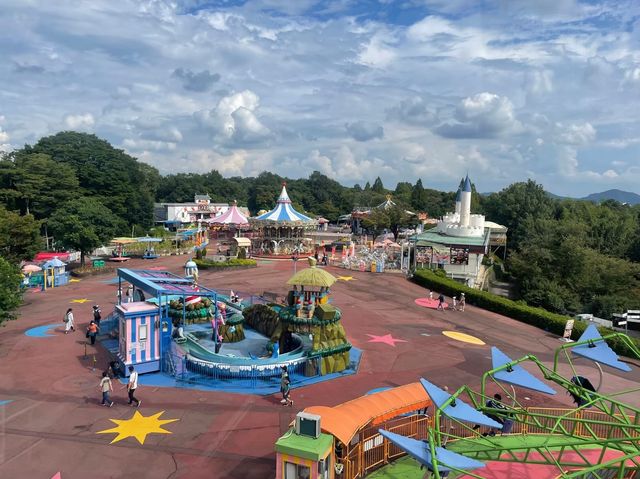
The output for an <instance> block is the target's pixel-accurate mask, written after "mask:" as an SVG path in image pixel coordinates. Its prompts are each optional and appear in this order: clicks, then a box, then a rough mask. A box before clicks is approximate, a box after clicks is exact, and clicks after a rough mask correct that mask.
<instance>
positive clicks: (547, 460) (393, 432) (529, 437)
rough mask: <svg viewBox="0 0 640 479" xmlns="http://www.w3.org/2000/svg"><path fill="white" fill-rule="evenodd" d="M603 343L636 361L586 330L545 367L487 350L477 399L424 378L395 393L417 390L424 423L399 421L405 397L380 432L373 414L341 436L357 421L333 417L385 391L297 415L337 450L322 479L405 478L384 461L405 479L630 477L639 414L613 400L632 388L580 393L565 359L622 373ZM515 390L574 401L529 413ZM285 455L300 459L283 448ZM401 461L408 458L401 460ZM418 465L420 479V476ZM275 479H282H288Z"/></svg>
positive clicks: (639, 455) (618, 337) (634, 472)
mask: <svg viewBox="0 0 640 479" xmlns="http://www.w3.org/2000/svg"><path fill="white" fill-rule="evenodd" d="M606 340H615V341H617V342H618V344H624V345H625V346H626V347H627V348H628V350H629V351H630V352H631V353H632V355H634V356H635V357H637V358H640V351H639V350H638V349H637V348H636V346H635V344H634V343H633V342H632V341H631V340H630V339H629V338H628V337H627V336H626V335H625V334H623V333H614V334H609V335H606V336H605V337H602V336H601V335H600V333H599V332H598V330H597V329H596V328H595V326H593V325H592V326H589V327H588V328H587V329H586V330H585V332H584V333H583V335H582V336H581V337H580V339H579V340H578V341H577V342H575V343H568V344H565V345H563V346H561V347H560V348H558V349H557V351H556V353H555V357H554V364H553V367H552V368H551V367H547V366H546V365H545V364H543V363H542V362H541V361H540V360H539V359H537V358H536V357H535V356H533V355H526V356H524V357H522V358H520V359H517V360H512V359H511V358H509V357H508V356H507V355H505V354H504V353H503V352H501V351H500V350H499V349H498V348H495V347H494V348H492V351H491V352H492V355H491V356H492V369H490V370H489V371H487V372H485V373H484V374H483V376H482V380H481V386H480V391H479V392H477V391H474V390H472V389H471V388H470V387H468V386H462V387H461V388H460V389H458V390H457V391H455V392H453V393H452V394H450V393H449V392H448V391H445V390H443V389H440V388H439V387H437V386H436V385H435V384H432V383H431V382H429V381H427V380H425V379H421V381H420V383H414V384H412V385H407V386H402V387H413V388H415V387H418V388H420V389H422V390H423V391H424V392H425V393H426V397H425V399H424V401H425V402H424V405H428V406H429V407H428V409H425V411H428V413H429V414H428V415H426V414H424V413H420V408H421V406H418V407H415V406H414V407H412V409H410V411H413V413H411V412H410V413H409V415H405V416H400V414H401V413H403V412H407V411H408V410H409V409H403V408H402V407H401V406H404V405H405V404H400V403H401V402H402V401H406V399H405V398H404V397H405V396H406V393H404V394H402V395H400V396H397V399H396V402H397V404H399V405H400V406H399V407H398V408H396V410H395V411H394V416H395V419H394V420H392V421H389V422H386V423H384V424H381V423H382V422H383V420H384V419H385V418H384V417H383V418H382V419H380V418H377V417H375V415H373V416H371V418H372V421H370V422H369V423H368V426H367V427H360V428H359V429H358V428H351V429H349V430H348V431H346V430H345V424H346V423H347V422H348V421H349V418H350V416H352V415H353V414H356V413H355V412H353V411H352V410H351V409H349V408H347V410H345V412H346V413H348V414H347V415H344V414H342V413H339V414H336V413H337V412H338V411H337V410H338V409H340V408H343V407H347V405H349V404H350V403H355V402H357V401H360V400H363V399H365V398H374V399H375V398H376V397H377V396H379V395H385V394H389V393H392V392H393V390H387V391H383V392H379V393H374V394H371V395H370V396H365V397H363V398H360V399H359V400H354V401H350V402H349V403H345V404H344V405H340V406H337V407H334V408H326V407H324V406H322V407H312V408H307V409H306V410H305V412H311V413H315V414H318V415H319V416H321V421H322V431H323V432H324V433H328V434H331V435H333V436H334V440H335V444H336V450H337V448H338V446H337V445H338V444H340V450H341V454H336V457H335V468H334V469H332V470H331V471H329V473H328V475H327V476H326V477H327V478H328V479H332V478H334V477H339V478H341V479H354V478H356V477H363V476H365V475H368V474H369V473H370V472H373V471H375V472H373V474H371V477H372V478H376V479H377V478H391V477H405V476H401V475H394V474H397V472H393V470H392V469H390V470H389V472H388V473H387V468H388V467H392V466H391V465H389V463H392V464H393V465H395V464H396V463H398V464H401V465H402V467H404V469H403V470H404V471H405V474H407V475H406V477H412V478H413V477H416V478H417V477H422V474H423V473H424V472H426V473H427V475H425V476H424V477H430V478H436V479H439V478H442V477H447V478H449V479H452V478H454V477H455V478H476V479H483V478H486V477H492V478H495V477H505V478H508V477H516V476H517V477H536V478H538V477H539V478H585V479H586V478H589V479H612V478H618V479H637V477H640V476H639V474H640V472H639V471H640V408H637V407H634V406H631V405H629V404H626V403H625V402H623V400H622V399H621V396H622V395H624V394H628V393H633V392H637V391H638V390H640V388H634V389H630V390H625V391H620V392H617V393H614V394H610V395H605V394H603V393H601V392H600V391H599V390H598V388H595V387H593V386H591V387H587V386H586V383H585V381H584V380H583V379H581V378H584V376H580V375H579V374H578V371H577V369H576V365H575V364H574V362H573V359H572V355H574V356H578V357H581V358H586V359H588V360H590V361H594V362H596V364H597V365H598V368H599V367H600V366H599V365H600V364H601V365H605V366H608V367H612V368H615V369H617V370H619V371H629V370H630V368H629V366H628V365H627V364H626V363H624V362H622V361H620V359H619V358H618V356H617V355H616V354H615V352H614V351H613V350H612V349H611V348H610V347H609V346H608V345H607V343H606ZM561 358H565V359H566V361H567V363H568V368H569V370H570V371H571V373H570V377H565V376H564V375H563V374H561V373H560V366H561V363H560V359H561ZM524 363H528V364H530V365H532V366H533V367H535V368H536V369H537V370H539V371H540V372H541V374H542V376H543V378H544V380H542V379H539V378H537V377H536V376H534V375H533V374H532V373H530V372H529V371H527V370H526V369H524V368H523V367H522V364H524ZM564 368H566V366H564ZM585 379H586V378H585ZM601 382H602V381H600V383H601ZM551 385H554V387H551ZM489 388H491V389H492V390H493V389H496V388H497V390H499V391H500V393H499V394H495V395H493V396H489V394H488V391H489ZM516 388H522V389H525V390H531V391H536V392H538V393H543V394H549V395H553V394H556V389H557V390H564V391H566V392H567V393H569V394H571V395H572V396H573V397H574V398H576V402H577V406H576V407H574V408H556V409H551V408H537V407H527V406H525V405H524V404H522V403H521V402H520V401H519V400H518V397H517V396H516ZM554 388H555V389H554ZM395 389H400V388H395ZM503 397H504V399H503ZM358 404H359V407H358V410H360V409H362V408H364V407H366V405H365V404H364V403H363V404H360V403H358ZM409 407H411V406H409ZM422 407H424V406H422ZM392 409H393V408H391V407H387V410H392ZM334 410H335V411H334ZM336 419H337V420H336ZM361 422H362V421H361ZM376 426H377V427H376ZM358 439H359V440H358ZM338 441H339V442H338ZM307 447H308V445H307ZM276 450H278V448H277V446H276ZM288 454H289V456H293V457H297V456H298V454H297V452H296V451H291V450H290V449H289V450H288ZM405 454H406V455H408V456H409V457H410V458H411V459H409V458H402V459H401V457H402V456H404V455H405ZM303 457H304V456H303ZM414 460H415V461H414ZM416 461H417V462H416ZM387 465H388V466H387ZM501 465H502V466H501ZM421 466H422V467H425V468H426V471H423V472H420V468H421ZM279 467H281V466H279ZM498 470H501V471H502V472H497V471H498ZM505 470H506V471H507V472H504V471H505ZM485 471H486V472H485ZM282 477H283V479H288V476H287V475H283V476H282Z"/></svg>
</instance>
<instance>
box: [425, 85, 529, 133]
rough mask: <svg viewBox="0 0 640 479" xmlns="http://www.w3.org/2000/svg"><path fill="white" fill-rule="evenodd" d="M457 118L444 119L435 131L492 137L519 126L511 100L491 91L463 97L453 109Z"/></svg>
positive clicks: (509, 131) (513, 131) (518, 128)
mask: <svg viewBox="0 0 640 479" xmlns="http://www.w3.org/2000/svg"><path fill="white" fill-rule="evenodd" d="M454 119H455V120H457V122H450V121H449V122H447V123H444V124H442V125H440V126H439V127H437V128H436V129H435V131H436V132H437V133H438V134H440V135H442V136H444V137H447V138H496V137H499V136H502V135H505V134H507V133H517V132H519V131H520V129H521V125H520V122H519V121H518V120H516V118H515V114H514V111H513V104H512V103H511V101H510V100H509V99H508V98H506V97H501V96H499V95H496V94H495V93H488V92H484V93H478V94H476V95H474V96H472V97H467V98H465V99H463V100H462V101H461V102H460V103H459V104H458V106H457V108H456V110H455V115H454Z"/></svg>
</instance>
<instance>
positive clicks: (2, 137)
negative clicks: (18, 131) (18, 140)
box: [0, 127, 9, 143]
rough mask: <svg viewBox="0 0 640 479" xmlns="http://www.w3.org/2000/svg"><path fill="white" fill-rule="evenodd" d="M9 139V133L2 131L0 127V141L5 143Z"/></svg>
mask: <svg viewBox="0 0 640 479" xmlns="http://www.w3.org/2000/svg"><path fill="white" fill-rule="evenodd" d="M8 141H9V133H7V132H6V131H4V130H3V129H2V127H0V143H6V142H8Z"/></svg>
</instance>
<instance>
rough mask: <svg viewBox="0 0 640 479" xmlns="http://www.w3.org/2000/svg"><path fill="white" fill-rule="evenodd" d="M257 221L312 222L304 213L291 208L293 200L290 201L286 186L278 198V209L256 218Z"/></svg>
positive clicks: (284, 185)
mask: <svg viewBox="0 0 640 479" xmlns="http://www.w3.org/2000/svg"><path fill="white" fill-rule="evenodd" d="M256 220H260V221H288V222H292V223H293V222H303V223H304V222H312V221H314V220H312V219H311V218H309V217H308V216H305V215H303V214H302V213H298V212H297V211H296V210H294V209H293V206H291V200H290V199H289V195H288V194H287V186H286V184H283V185H282V191H281V192H280V196H279V197H278V201H277V202H276V207H275V208H274V209H272V210H271V211H269V212H268V213H265V214H263V215H260V216H258V217H257V218H256Z"/></svg>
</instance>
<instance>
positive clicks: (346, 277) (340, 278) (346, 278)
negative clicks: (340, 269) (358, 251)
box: [338, 276, 355, 281]
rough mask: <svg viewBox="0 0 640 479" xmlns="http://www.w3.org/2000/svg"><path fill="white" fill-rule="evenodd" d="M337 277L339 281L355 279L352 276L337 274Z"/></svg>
mask: <svg viewBox="0 0 640 479" xmlns="http://www.w3.org/2000/svg"><path fill="white" fill-rule="evenodd" d="M338 279H339V280H340V281H355V279H353V276H338Z"/></svg>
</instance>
